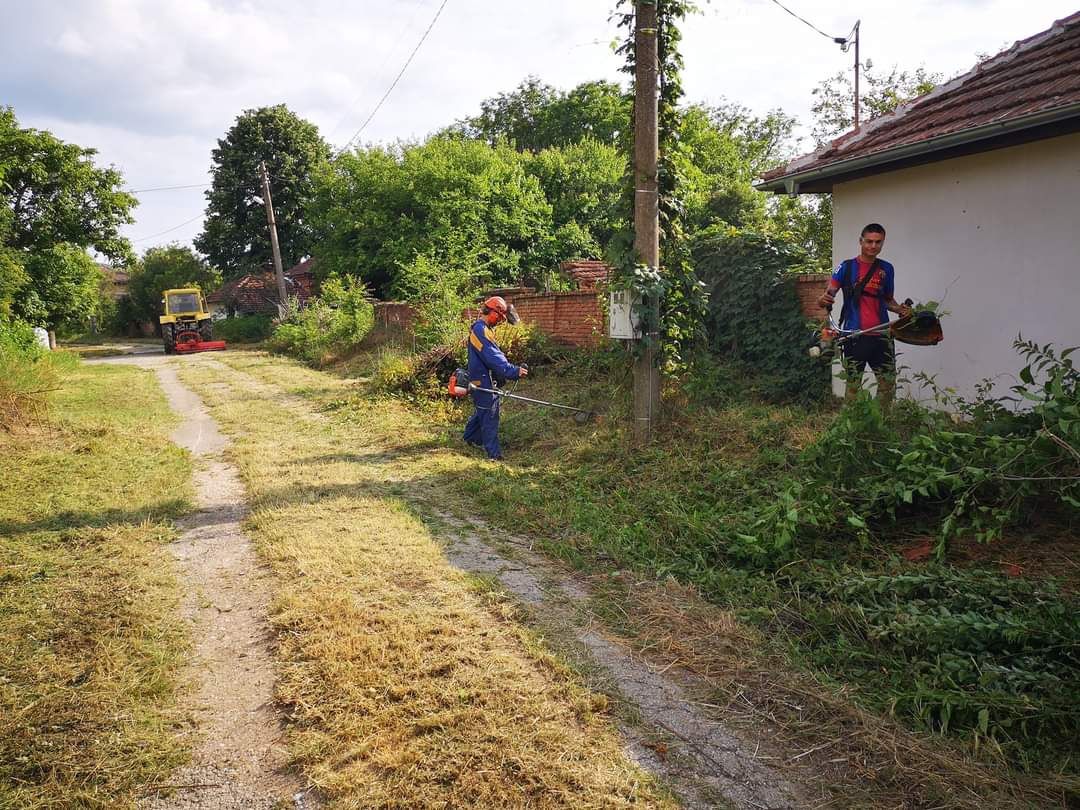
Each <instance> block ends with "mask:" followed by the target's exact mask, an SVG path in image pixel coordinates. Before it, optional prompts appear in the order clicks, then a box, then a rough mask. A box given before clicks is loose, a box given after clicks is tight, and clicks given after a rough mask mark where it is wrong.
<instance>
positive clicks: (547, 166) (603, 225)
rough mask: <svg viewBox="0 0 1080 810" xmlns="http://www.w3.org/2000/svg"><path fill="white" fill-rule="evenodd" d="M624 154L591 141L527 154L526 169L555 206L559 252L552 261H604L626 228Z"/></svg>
mask: <svg viewBox="0 0 1080 810" xmlns="http://www.w3.org/2000/svg"><path fill="white" fill-rule="evenodd" d="M625 164H626V158H625V156H624V155H623V154H622V153H621V152H620V151H619V150H618V149H617V148H616V147H615V146H612V145H610V144H606V143H602V142H600V141H596V140H593V139H591V138H590V139H585V140H582V141H580V142H579V143H576V144H572V145H570V146H566V147H563V148H550V149H544V150H543V151H541V152H537V153H536V154H532V155H526V156H525V163H524V165H525V169H526V171H528V172H529V174H531V175H533V176H534V177H535V178H536V179H537V180H538V181H539V182H540V188H541V189H543V191H544V196H545V197H546V198H547V201H548V202H549V203H550V204H551V210H552V224H553V227H554V229H555V247H554V251H555V253H556V254H557V255H556V256H554V257H553V258H554V259H556V260H561V259H576V258H594V259H595V258H600V257H602V256H603V251H604V246H605V245H607V243H608V241H609V240H610V239H611V237H612V236H614V234H615V233H616V231H618V229H619V228H620V227H621V226H622V220H621V218H620V211H619V204H620V198H621V196H622V177H623V169H624V167H625Z"/></svg>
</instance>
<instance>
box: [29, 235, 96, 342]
mask: <svg viewBox="0 0 1080 810" xmlns="http://www.w3.org/2000/svg"><path fill="white" fill-rule="evenodd" d="M24 268H25V272H26V276H27V279H28V283H27V284H26V285H25V286H24V287H23V288H22V289H21V290H20V291H19V295H18V298H17V299H16V301H15V312H16V314H17V315H19V316H20V317H21V318H23V319H25V320H26V321H28V322H30V323H34V324H41V325H43V326H46V327H47V328H49V329H50V330H55V329H58V328H60V327H64V326H69V327H73V326H79V325H82V324H85V323H86V322H87V321H88V320H89V319H90V318H91V317H93V316H96V315H100V314H101V297H100V294H99V291H100V288H101V270H100V268H99V267H98V265H97V262H95V261H94V260H93V259H92V258H90V256H89V255H88V254H87V252H86V251H85V250H84V249H83V248H81V247H79V246H78V245H73V244H71V243H69V242H62V243H60V244H58V245H53V246H52V247H50V248H46V249H43V250H35V251H33V252H28V253H27V254H26V258H25V265H24Z"/></svg>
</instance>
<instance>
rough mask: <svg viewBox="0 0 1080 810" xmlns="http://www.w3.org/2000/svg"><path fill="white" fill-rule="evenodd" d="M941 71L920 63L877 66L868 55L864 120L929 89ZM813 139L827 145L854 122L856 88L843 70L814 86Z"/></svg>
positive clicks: (861, 95) (862, 100) (863, 74)
mask: <svg viewBox="0 0 1080 810" xmlns="http://www.w3.org/2000/svg"><path fill="white" fill-rule="evenodd" d="M941 80H942V74H940V73H932V72H930V71H927V70H926V68H924V67H922V66H921V65H920V66H919V67H917V68H915V70H912V71H907V70H900V69H899V68H898V67H897V66H896V65H893V67H892V69H891V70H890V71H889V72H887V73H886V72H884V71H881V70H877V69H875V68H874V63H873V62H872V61H871V60H869V59H867V60H866V62H865V64H863V65H862V72H861V73H860V87H859V101H860V105H861V106H860V112H861V114H862V116H861V117H862V119H863V120H864V121H866V120H871V119H874V118H877V117H878V116H881V115H884V114H885V113H889V112H892V111H893V110H895V109H896V108H897V107H899V106H900V105H901V104H903V103H904V102H906V101H911V100H912V99H913V98H917V97H918V96H921V95H923V94H924V93H929V92H930V91H931V90H933V89H934V87H935V85H938V84H940V83H941ZM813 95H814V99H815V100H814V104H813V106H812V107H811V108H810V111H811V112H812V113H813V116H814V131H813V136H814V140H815V141H816V142H817V145H818V146H822V145H824V144H825V143H826V142H827V141H830V140H832V139H833V138H835V137H836V136H837V135H840V134H842V133H844V132H847V131H848V130H849V129H851V128H852V127H853V126H854V125H855V106H854V105H855V102H854V100H855V88H854V86H853V84H852V80H851V75H850V74H849V73H847V72H845V71H841V72H839V73H837V74H835V75H834V76H830V77H829V78H828V79H825V81H823V82H821V83H820V84H819V85H818V86H817V87H815V88H814V90H813Z"/></svg>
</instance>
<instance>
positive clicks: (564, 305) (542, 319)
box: [506, 290, 607, 346]
mask: <svg viewBox="0 0 1080 810" xmlns="http://www.w3.org/2000/svg"><path fill="white" fill-rule="evenodd" d="M506 299H507V303H510V304H513V305H514V308H515V309H516V310H517V313H518V315H520V316H521V319H522V320H523V321H525V322H526V323H531V324H533V325H535V326H536V328H537V329H539V330H540V331H541V332H543V333H545V334H546V335H548V336H549V337H550V338H551V339H552V340H554V341H555V342H556V343H563V344H566V345H568V346H595V345H596V344H597V343H599V342H600V340H601V339H602V338H603V336H604V335H606V334H607V329H606V326H605V321H604V310H603V308H602V307H601V306H600V296H599V295H598V294H597V292H596V290H575V291H573V292H553V293H532V294H526V295H512V296H507V297H506Z"/></svg>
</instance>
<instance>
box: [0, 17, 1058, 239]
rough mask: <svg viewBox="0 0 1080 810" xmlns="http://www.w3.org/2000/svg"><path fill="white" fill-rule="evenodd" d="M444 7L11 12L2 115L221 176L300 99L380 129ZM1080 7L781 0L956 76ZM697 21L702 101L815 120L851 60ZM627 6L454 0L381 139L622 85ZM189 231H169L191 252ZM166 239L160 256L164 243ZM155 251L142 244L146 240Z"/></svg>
mask: <svg viewBox="0 0 1080 810" xmlns="http://www.w3.org/2000/svg"><path fill="white" fill-rule="evenodd" d="M441 2H442V0H400V1H399V2H395V3H385V2H374V0H359V2H340V0H308V2H306V3H303V4H301V3H297V2H295V0H260V2H257V3H256V2H243V1H242V0H38V1H37V2H34V3H14V2H11V3H9V4H8V5H9V6H13V8H10V9H5V24H4V25H3V26H2V27H0V52H2V53H4V55H5V68H4V72H3V75H2V78H0V104H11V105H12V106H14V108H15V111H16V114H17V115H18V117H19V119H20V121H22V122H23V124H24V125H28V126H38V127H45V128H48V129H51V130H53V131H54V132H56V133H57V134H58V135H59V136H60V137H62V138H65V139H68V140H72V141H75V142H77V143H80V144H83V145H86V146H93V147H96V148H98V149H99V150H100V152H101V155H102V159H103V161H105V162H110V163H115V164H116V165H117V166H118V167H119V168H121V169H122V170H123V172H124V174H125V176H126V177H127V179H128V181H129V183H130V185H131V186H132V187H135V188H141V187H147V186H159V185H184V184H187V183H192V182H199V181H201V180H202V179H203V178H205V177H206V171H207V169H208V168H209V166H210V151H211V149H213V148H214V146H215V142H216V139H217V138H220V137H221V136H222V135H223V134H224V132H225V131H226V130H227V129H228V128H229V126H231V124H232V122H233V121H234V120H235V118H236V116H237V115H238V114H239V113H240V112H241V111H242V110H244V109H248V108H252V107H258V106H261V105H264V104H276V103H282V102H283V103H285V104H287V105H288V106H289V107H290V108H291V109H292V110H294V111H295V112H297V113H298V114H299V115H301V116H303V117H305V118H308V119H309V120H311V121H313V122H315V123H316V124H317V125H318V126H319V127H320V129H321V130H322V131H323V134H324V136H326V137H327V138H328V140H330V141H331V142H332V143H335V144H338V145H340V144H342V143H344V142H345V141H346V140H347V139H348V138H349V136H351V135H352V134H353V133H354V132H355V131H356V129H357V128H358V127H359V126H360V124H361V122H362V121H363V120H364V119H365V118H366V117H367V116H368V114H369V113H370V112H371V110H372V108H373V107H374V105H375V103H376V102H377V101H378V99H379V97H380V96H381V95H382V94H383V92H384V91H385V90H386V88H387V87H388V86H389V83H390V82H391V81H392V79H393V78H394V76H395V75H396V73H397V71H398V70H399V69H400V67H401V65H402V64H403V62H404V60H405V59H406V57H407V56H408V54H409V53H410V51H411V50H412V49H413V47H414V46H415V44H416V42H417V41H418V39H419V37H420V35H421V34H422V33H423V31H424V29H425V28H426V27H427V25H428V23H429V22H430V21H431V19H432V16H433V15H434V14H435V11H436V9H437V8H438V7H439V4H440V3H441ZM1074 4H1075V0H1029V2H1026V3H1024V4H1019V3H1016V2H1015V1H1014V0H909V2H907V3H903V4H899V3H895V2H892V0H866V1H865V2H864V3H862V4H859V5H854V4H848V3H842V2H840V0H785V5H789V6H791V7H792V8H793V9H795V10H796V11H798V12H799V13H800V14H801V15H802V16H804V17H806V18H807V19H808V20H811V21H812V22H813V23H814V24H815V25H817V26H819V27H821V28H822V29H823V30H825V31H826V32H830V33H835V34H836V35H838V36H839V35H844V34H846V33H847V32H848V31H849V30H850V28H851V26H852V24H853V23H854V21H855V18H856V17H857V16H861V18H862V45H863V49H862V53H863V57H864V58H867V57H869V58H871V59H873V60H874V62H875V63H877V64H880V65H882V66H890V65H893V64H897V65H899V66H901V67H903V68H913V67H917V66H918V65H920V64H921V65H925V66H926V67H927V68H928V69H930V70H936V71H940V72H942V73H945V74H946V75H953V74H956V73H958V72H960V71H963V70H966V69H968V68H969V67H970V66H971V65H972V64H973V63H974V61H975V54H976V53H977V52H997V51H998V50H1000V48H1001V47H1002V45H1003V44H1005V43H1011V42H1013V41H1015V40H1017V39H1020V38H1023V37H1027V36H1030V35H1031V34H1034V33H1036V32H1038V31H1040V30H1043V29H1045V28H1046V27H1048V26H1049V25H1050V24H1051V22H1053V20H1054V19H1057V18H1060V17H1063V16H1066V15H1068V14H1070V13H1072V12H1073V11H1074V10H1075V7H1074ZM703 5H704V9H705V10H704V13H703V14H702V15H700V16H696V17H693V18H691V19H689V20H687V21H686V23H685V25H684V26H683V30H684V35H685V38H684V44H683V52H684V55H685V58H686V69H685V72H684V86H685V89H686V91H687V98H688V100H690V101H706V102H716V101H719V100H720V99H721V98H727V99H728V100H730V101H734V102H738V103H741V104H744V105H746V106H748V107H750V108H751V109H753V110H755V111H758V112H764V111H766V110H768V109H771V108H774V107H781V108H783V109H784V110H786V111H788V112H789V113H792V114H795V115H797V116H799V117H800V118H802V119H803V120H804V121H805V120H807V119H808V111H809V106H810V101H811V96H810V91H811V90H812V89H813V87H814V86H815V85H816V84H817V83H818V82H820V81H821V80H822V79H824V78H826V77H827V76H829V75H832V74H834V73H836V72H837V71H840V70H845V69H849V67H850V63H851V58H852V56H851V54H842V53H841V52H840V50H839V48H838V47H837V46H836V45H835V44H833V43H831V42H829V41H828V40H827V39H825V38H824V37H821V36H819V35H818V34H816V33H814V32H813V31H811V30H809V29H808V28H807V27H805V26H804V25H803V24H802V23H800V22H798V21H797V20H795V19H793V18H792V17H790V16H788V15H787V14H785V13H784V12H783V11H781V10H780V9H779V8H778V7H777V6H776V5H774V4H773V3H772V2H771V0H723V2H720V0H715V2H712V3H707V4H703ZM613 6H614V0H547V1H546V2H543V3H537V2H534V1H533V0H498V1H497V2H492V0H448V2H447V5H446V8H445V11H444V12H443V15H442V17H441V18H440V20H439V22H438V23H437V25H436V26H435V28H434V29H433V30H432V32H431V35H430V37H429V38H428V40H427V42H426V43H425V44H424V46H423V47H422V48H421V50H420V51H419V53H418V54H417V56H416V59H415V61H414V62H413V63H412V65H411V66H410V67H409V69H408V71H407V73H406V74H405V76H404V77H403V79H402V81H401V83H400V85H399V86H398V87H397V88H396V89H395V91H394V93H393V95H392V96H391V98H390V99H389V101H388V102H387V104H386V106H385V107H384V108H383V109H382V110H381V111H380V112H379V114H378V116H377V117H376V118H375V119H374V120H373V121H372V123H371V125H370V126H369V127H368V129H367V130H365V132H364V133H363V136H362V139H361V140H363V141H365V142H371V141H393V140H397V139H400V138H404V139H409V138H416V137H422V136H424V135H426V134H428V133H430V132H432V131H433V130H435V129H438V128H439V127H441V126H444V125H446V124H448V123H450V122H452V121H454V120H456V119H459V118H461V117H464V116H466V115H469V114H472V113H473V112H475V111H476V110H477V109H478V107H479V103H480V101H481V100H483V99H484V98H487V97H489V96H492V95H494V94H496V93H499V92H504V91H507V90H510V89H512V88H513V87H514V86H516V85H517V84H518V83H519V82H520V81H521V80H522V79H523V78H524V77H525V76H527V75H529V74H534V75H536V76H539V77H540V78H541V79H542V80H543V81H546V82H548V83H550V84H554V85H556V86H559V87H564V88H568V87H571V86H573V85H575V84H577V83H579V82H582V81H586V80H592V79H598V78H604V79H611V80H617V81H622V80H623V78H624V77H623V76H622V74H621V73H620V72H619V67H620V59H619V58H618V57H616V56H615V55H614V54H612V52H611V49H610V47H609V43H610V42H611V41H612V40H613V39H614V38H616V37H618V36H619V35H620V33H619V32H618V31H616V30H615V27H614V25H613V24H612V23H611V22H609V14H610V12H611V9H612V7H613ZM142 199H143V204H142V205H141V206H140V208H139V209H138V211H137V213H136V215H137V217H138V222H137V223H136V224H135V225H133V226H132V227H131V228H130V229H129V234H130V235H131V236H133V237H140V236H144V235H147V234H152V233H156V232H158V231H162V230H165V229H166V228H168V227H170V226H171V225H176V224H178V223H180V222H182V221H184V220H185V219H189V218H190V217H192V216H194V215H196V214H198V213H199V212H200V211H201V209H202V207H203V201H202V196H201V193H200V192H199V191H197V190H196V191H178V192H162V193H159V194H148V195H144V196H143V198H142ZM197 231H198V224H197V223H195V224H192V225H191V226H188V227H185V228H183V229H180V230H178V231H176V232H175V233H173V234H169V235H167V236H165V237H162V239H163V240H168V239H170V238H173V237H175V238H177V239H179V240H180V241H189V240H190V238H191V237H192V236H194V234H195V233H197ZM150 244H153V242H151V243H150ZM143 246H145V244H144V245H143Z"/></svg>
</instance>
